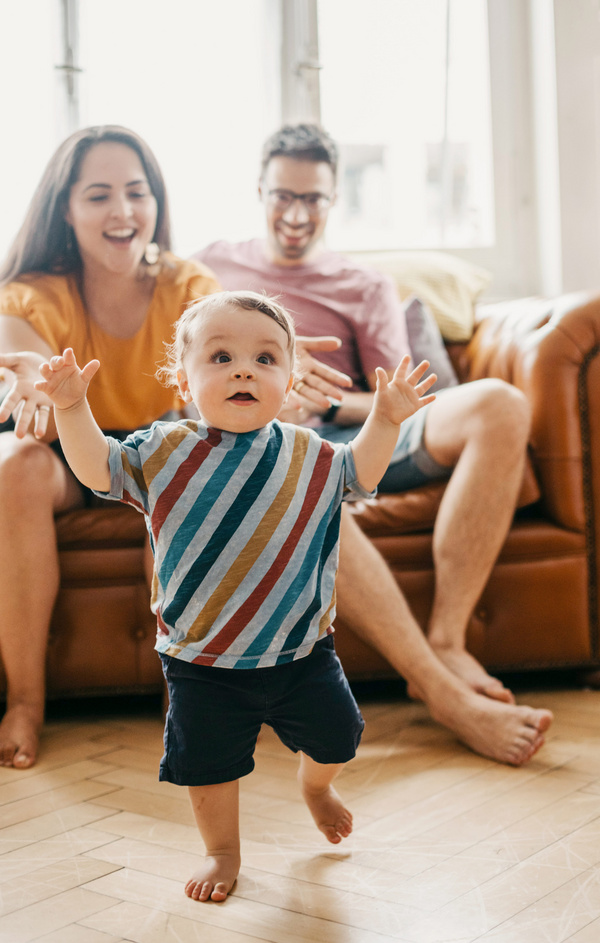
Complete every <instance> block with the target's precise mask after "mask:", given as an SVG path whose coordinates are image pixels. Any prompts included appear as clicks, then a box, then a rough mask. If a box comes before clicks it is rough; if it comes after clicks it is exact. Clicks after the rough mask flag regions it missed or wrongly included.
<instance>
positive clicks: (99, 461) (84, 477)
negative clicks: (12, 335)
mask: <svg viewBox="0 0 600 943" xmlns="http://www.w3.org/2000/svg"><path fill="white" fill-rule="evenodd" d="M99 366H100V363H99V361H98V360H90V362H89V363H88V364H86V365H85V367H84V368H83V370H81V369H80V368H79V366H78V365H77V361H76V359H75V354H74V353H73V350H72V348H70V347H67V349H66V350H65V352H64V353H63V355H62V356H57V357H51V358H50V360H49V361H48V362H47V363H43V364H42V365H41V367H40V373H41V375H42V377H43V379H42V380H38V381H37V383H35V388H36V389H37V390H41V392H42V393H45V394H46V396H48V397H49V398H50V399H51V400H52V402H53V403H54V419H55V422H56V428H57V429H58V434H59V437H60V443H61V445H62V447H63V451H64V453H65V455H66V458H67V461H68V463H69V465H70V466H71V469H72V471H73V473H74V474H75V475H76V476H77V478H78V479H79V481H80V482H81V483H82V484H84V485H86V486H87V487H88V488H94V489H95V490H96V491H110V470H109V467H108V455H109V446H108V442H107V440H106V437H105V435H104V433H103V432H102V430H101V429H100V427H99V426H98V424H97V423H96V420H95V419H94V417H93V416H92V411H91V409H90V407H89V405H88V401H87V399H86V393H87V389H88V386H89V383H90V380H91V379H92V377H93V376H94V374H95V373H96V371H97V369H98V367H99Z"/></svg>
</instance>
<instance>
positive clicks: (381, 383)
mask: <svg viewBox="0 0 600 943" xmlns="http://www.w3.org/2000/svg"><path fill="white" fill-rule="evenodd" d="M375 375H376V377H377V389H378V390H382V389H384V388H385V387H386V386H387V384H388V382H389V380H388V375H387V373H386V372H385V370H384V369H383V367H375Z"/></svg>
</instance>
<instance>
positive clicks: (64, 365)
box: [35, 347, 100, 409]
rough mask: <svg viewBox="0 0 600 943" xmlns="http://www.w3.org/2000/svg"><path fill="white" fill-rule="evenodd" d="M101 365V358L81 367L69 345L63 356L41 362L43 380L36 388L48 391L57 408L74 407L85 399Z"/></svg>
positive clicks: (44, 391)
mask: <svg viewBox="0 0 600 943" xmlns="http://www.w3.org/2000/svg"><path fill="white" fill-rule="evenodd" d="M99 366H100V361H99V360H90V362H89V363H87V364H86V365H85V367H83V369H80V368H79V365H78V363H77V360H76V359H75V354H74V353H73V348H72V347H67V348H66V350H65V352H64V353H63V354H62V356H57V357H51V358H50V360H49V361H48V362H44V363H42V364H41V366H40V368H39V372H40V373H41V375H42V379H41V380H37V382H36V384H35V388H36V390H39V391H41V392H43V393H46V395H47V396H49V397H50V399H51V401H52V402H53V403H54V405H55V406H56V408H57V409H73V408H75V407H77V406H80V405H81V403H83V402H84V401H85V397H86V394H87V389H88V386H89V385H90V380H91V379H92V377H93V376H94V374H95V373H96V371H97V370H98V367H99Z"/></svg>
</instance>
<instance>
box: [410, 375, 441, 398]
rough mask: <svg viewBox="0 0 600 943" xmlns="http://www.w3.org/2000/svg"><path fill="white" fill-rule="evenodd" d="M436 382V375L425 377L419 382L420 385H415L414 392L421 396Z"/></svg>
mask: <svg viewBox="0 0 600 943" xmlns="http://www.w3.org/2000/svg"><path fill="white" fill-rule="evenodd" d="M436 380H437V373H430V374H429V376H427V377H425V379H424V380H421V382H420V383H417V385H416V386H415V390H416V391H417V393H418V394H419V396H422V395H423V393H426V392H427V390H429V389H431V387H432V386H433V384H434V383H435V382H436Z"/></svg>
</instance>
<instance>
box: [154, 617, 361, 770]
mask: <svg viewBox="0 0 600 943" xmlns="http://www.w3.org/2000/svg"><path fill="white" fill-rule="evenodd" d="M160 658H161V661H162V663H163V671H164V673H165V678H166V679H167V684H168V687H169V710H168V712H167V719H166V724H165V755H164V756H163V758H162V760H161V764H160V774H159V779H160V780H163V781H166V782H170V783H175V784H176V785H178V786H207V785H212V784H214V783H226V782H231V781H232V780H235V779H239V778H240V777H241V776H247V775H248V773H251V772H252V770H253V769H254V748H255V746H256V740H257V737H258V734H259V731H260V728H261V725H262V724H263V723H264V724H268V726H269V727H272V728H273V730H274V731H275V733H276V734H277V736H278V737H279V739H280V740H281V741H282V743H284V744H285V746H286V747H289V749H290V750H293V752H294V753H297V752H298V751H299V750H301V751H302V752H303V753H306V754H307V755H308V756H309V757H311V759H313V760H315V762H317V763H347V762H348V760H351V759H352V758H353V757H354V756H355V754H356V749H357V747H358V744H359V743H360V738H361V735H362V732H363V729H364V725H365V724H364V721H363V719H362V716H361V713H360V710H359V708H358V705H357V703H356V701H355V700H354V695H353V694H352V692H351V690H350V686H349V684H348V681H347V679H346V676H345V674H344V672H343V670H342V666H341V664H340V661H339V659H338V657H337V655H336V652H335V648H334V644H333V636H332V635H328V636H326V637H325V638H324V639H321V640H320V641H318V642H317V643H316V644H315V646H314V648H313V650H312V652H311V653H310V655H307V656H306V657H305V658H300V659H298V661H290V662H286V663H285V664H283V665H274V666H273V667H271V668H214V667H211V666H208V665H194V664H190V663H189V662H186V661H182V660H181V659H180V658H171V657H170V656H169V655H162V654H161V656H160Z"/></svg>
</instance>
